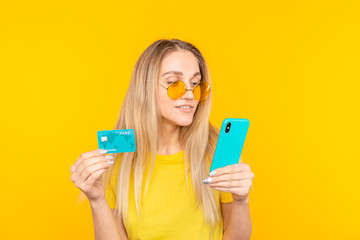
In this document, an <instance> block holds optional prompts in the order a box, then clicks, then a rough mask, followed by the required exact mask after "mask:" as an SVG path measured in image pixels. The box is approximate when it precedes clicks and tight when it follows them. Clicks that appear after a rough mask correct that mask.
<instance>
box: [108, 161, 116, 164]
mask: <svg viewBox="0 0 360 240" xmlns="http://www.w3.org/2000/svg"><path fill="white" fill-rule="evenodd" d="M106 163H107V164H114V161H107V162H106Z"/></svg>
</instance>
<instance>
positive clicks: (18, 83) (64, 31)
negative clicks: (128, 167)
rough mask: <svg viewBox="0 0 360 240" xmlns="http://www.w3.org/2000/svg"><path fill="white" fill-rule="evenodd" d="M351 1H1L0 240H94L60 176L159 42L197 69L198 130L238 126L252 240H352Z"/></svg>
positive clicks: (355, 84) (108, 122) (355, 167)
mask: <svg viewBox="0 0 360 240" xmlns="http://www.w3.org/2000/svg"><path fill="white" fill-rule="evenodd" d="M359 10H360V6H359V1H221V2H217V1H213V2H209V1H201V2H200V1H148V2H145V1H144V2H143V1H141V2H140V1H132V2H130V1H126V2H125V1H59V2H58V3H54V2H53V1H43V2H39V1H2V2H1V4H0V80H1V85H0V89H1V94H0V107H1V108H0V109H1V111H0V114H1V115H0V117H1V122H0V124H1V145H0V146H1V164H2V166H1V170H2V171H1V174H0V182H1V200H0V201H1V202H0V206H1V209H0V211H1V212H0V216H1V218H0V221H1V223H0V225H1V228H0V229H1V230H0V231H1V232H0V234H1V238H2V239H68V240H70V239H93V238H94V235H93V223H92V216H91V211H90V207H89V204H88V202H87V201H86V202H85V203H84V204H82V205H77V197H78V194H79V192H80V190H79V189H78V188H76V186H75V185H74V184H73V183H72V182H71V181H70V176H71V173H70V166H71V165H72V164H73V163H74V162H75V161H76V159H77V158H78V157H79V156H80V154H81V153H82V152H85V151H91V150H94V149H96V148H97V138H96V131H98V130H108V129H112V128H113V126H114V124H115V121H116V118H117V116H118V113H119V108H120V106H121V103H122V100H123V98H124V96H125V93H126V90H127V87H128V84H129V81H130V76H131V72H132V69H133V67H134V64H135V61H136V60H137V58H138V57H139V56H140V54H141V53H142V52H143V51H144V50H145V49H146V48H147V47H148V46H149V45H150V44H151V43H152V42H154V41H156V40H158V39H160V38H179V39H182V40H185V41H189V42H191V43H193V44H194V45H195V46H197V47H198V48H199V49H200V51H201V52H202V53H203V54H204V56H205V59H206V60H207V62H208V64H209V67H210V71H211V75H212V79H213V96H214V104H213V109H212V113H211V121H212V122H213V123H214V124H215V125H216V126H218V127H220V125H221V122H222V120H223V119H224V118H226V117H240V118H248V119H249V120H250V128H249V131H248V136H247V138H246V142H245V145H244V151H243V157H244V161H245V162H246V163H248V164H250V166H251V169H252V171H253V172H254V174H255V178H254V180H253V188H254V190H252V191H251V192H250V211H251V218H252V223H253V234H252V239H254V240H255V239H256V240H257V239H259V240H260V239H274V240H280V239H360V231H359V229H360V221H359V216H360V207H359V203H360V197H359V194H360V193H359V183H360V181H359V175H360V174H359V172H360V171H359V170H360V163H359V160H360V154H359V142H360V141H359V140H360V139H359V136H360V129H359V120H360V119H359V117H360V111H359V110H360V107H359V103H360V97H359V95H360V94H359V93H360V83H359V82H360V71H359V67H360V47H359V45H360V44H359V43H360V37H359V36H360V35H359V30H360V18H359Z"/></svg>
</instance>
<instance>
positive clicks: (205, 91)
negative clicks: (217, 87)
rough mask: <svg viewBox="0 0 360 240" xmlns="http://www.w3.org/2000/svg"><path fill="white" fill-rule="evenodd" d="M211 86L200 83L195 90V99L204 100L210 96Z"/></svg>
mask: <svg viewBox="0 0 360 240" xmlns="http://www.w3.org/2000/svg"><path fill="white" fill-rule="evenodd" d="M209 93H210V85H209V84H208V83H207V82H200V84H198V85H197V86H196V87H195V89H194V98H195V99H197V100H204V99H205V98H207V96H209Z"/></svg>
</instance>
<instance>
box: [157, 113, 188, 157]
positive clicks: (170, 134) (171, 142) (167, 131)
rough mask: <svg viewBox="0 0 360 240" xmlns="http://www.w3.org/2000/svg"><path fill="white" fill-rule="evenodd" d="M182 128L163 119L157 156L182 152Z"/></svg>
mask: <svg viewBox="0 0 360 240" xmlns="http://www.w3.org/2000/svg"><path fill="white" fill-rule="evenodd" d="M179 133H180V126H178V125H174V124H173V123H170V122H169V121H166V120H164V119H162V121H161V124H160V129H159V135H158V144H157V154H161V155H171V154H175V153H178V152H180V151H181V150H182V148H181V144H180V141H179Z"/></svg>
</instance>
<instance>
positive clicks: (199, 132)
mask: <svg viewBox="0 0 360 240" xmlns="http://www.w3.org/2000/svg"><path fill="white" fill-rule="evenodd" d="M174 51H190V52H192V53H193V54H194V56H195V57H196V59H197V60H198V64H199V68H200V73H201V78H202V79H201V81H205V82H208V83H209V84H210V85H211V78H210V72H209V69H208V66H207V64H206V62H205V60H204V57H203V56H202V54H201V53H200V51H199V50H198V49H197V48H196V47H195V46H193V45H192V44H190V43H188V42H184V41H181V40H178V39H170V40H167V39H160V40H158V41H156V42H154V43H152V44H151V45H150V46H149V47H148V48H147V49H146V50H145V51H144V52H143V53H142V54H141V56H140V57H139V59H138V60H137V62H136V64H135V67H134V69H133V72H132V76H131V81H130V84H129V88H128V91H127V93H126V96H125V98H124V101H123V103H122V106H121V110H120V114H119V117H118V119H117V122H116V124H115V128H114V129H129V128H131V129H134V131H135V141H136V146H137V149H136V151H135V152H126V153H115V154H114V159H115V161H121V162H120V166H119V169H118V174H117V176H116V177H117V180H116V186H117V189H116V196H117V197H116V212H117V214H118V216H119V217H120V216H121V217H122V219H123V221H124V222H126V221H127V220H128V214H129V202H128V200H129V185H130V174H131V173H133V177H134V178H133V179H134V195H135V203H136V209H137V212H138V215H139V216H140V215H141V204H140V203H141V197H142V196H141V193H142V183H143V176H144V172H145V169H146V166H147V164H149V162H148V159H150V163H151V170H150V174H149V177H148V179H147V182H146V187H145V195H146V192H147V188H148V185H149V181H150V178H151V173H152V170H153V166H154V163H155V157H156V152H157V140H158V131H159V122H160V121H159V120H160V117H161V115H160V110H159V103H158V85H157V83H158V74H159V69H160V64H161V61H162V59H163V58H164V57H165V56H166V55H167V54H169V53H171V52H174ZM211 104H212V94H211V93H210V95H209V96H208V97H207V98H206V99H205V100H202V101H199V104H198V106H197V109H196V111H195V113H194V117H193V122H192V123H191V124H190V125H189V126H180V144H181V146H182V147H183V150H184V158H185V162H184V164H185V168H184V174H185V177H186V178H185V179H186V185H187V188H188V190H189V192H190V189H189V183H188V174H189V173H190V174H191V180H192V187H193V192H194V196H195V199H196V207H201V208H202V209H203V212H204V219H205V221H207V222H208V223H210V224H211V225H212V226H214V225H215V224H216V223H217V222H218V221H220V220H221V219H220V217H221V216H219V214H218V206H217V204H216V202H217V200H216V196H219V195H216V193H215V190H214V189H212V188H210V187H208V186H206V185H204V184H203V183H202V179H204V178H205V177H207V176H208V172H209V170H210V163H211V159H212V157H213V155H214V150H215V146H216V143H217V139H218V136H219V129H218V128H216V127H215V126H213V125H212V124H211V123H210V122H209V117H210V111H211ZM144 119H146V120H144ZM120 159H121V160H120ZM115 163H116V162H115ZM115 166H116V164H114V165H113V166H111V167H109V169H108V170H107V171H106V172H105V173H104V174H103V178H102V183H103V186H104V188H105V189H106V187H107V186H108V184H111V176H112V174H113V171H114V170H115V169H114V168H115ZM212 229H213V228H212Z"/></svg>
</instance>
